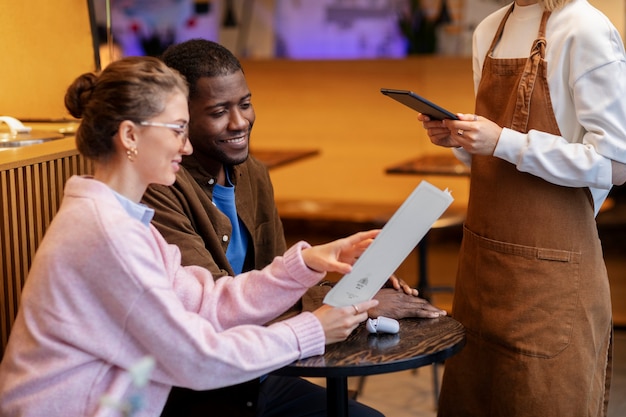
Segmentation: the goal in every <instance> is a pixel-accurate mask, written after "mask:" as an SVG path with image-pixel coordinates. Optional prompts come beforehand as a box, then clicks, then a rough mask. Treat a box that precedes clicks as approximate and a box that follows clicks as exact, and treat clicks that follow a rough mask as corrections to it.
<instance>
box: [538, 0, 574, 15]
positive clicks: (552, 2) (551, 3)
mask: <svg viewBox="0 0 626 417" xmlns="http://www.w3.org/2000/svg"><path fill="white" fill-rule="evenodd" d="M571 1H572V0H541V3H543V8H544V9H545V10H548V11H551V12H552V11H554V10H556V9H558V8H559V7H563V6H565V5H566V4H567V3H569V2H571Z"/></svg>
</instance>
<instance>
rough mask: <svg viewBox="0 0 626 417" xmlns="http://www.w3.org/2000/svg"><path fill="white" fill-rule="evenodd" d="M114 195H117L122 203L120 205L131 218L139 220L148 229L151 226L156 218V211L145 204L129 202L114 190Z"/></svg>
mask: <svg viewBox="0 0 626 417" xmlns="http://www.w3.org/2000/svg"><path fill="white" fill-rule="evenodd" d="M113 194H115V197H116V198H117V201H119V202H120V204H121V205H122V207H124V210H126V213H128V215H129V216H130V217H132V218H133V219H137V220H139V221H140V222H141V223H143V224H144V225H145V226H146V227H148V226H149V225H150V222H151V221H152V218H153V217H154V209H151V208H150V207H148V206H146V205H145V204H141V203H135V202H134V201H131V200H129V199H128V198H126V197H124V196H123V195H121V194H120V193H118V192H116V191H115V190H113Z"/></svg>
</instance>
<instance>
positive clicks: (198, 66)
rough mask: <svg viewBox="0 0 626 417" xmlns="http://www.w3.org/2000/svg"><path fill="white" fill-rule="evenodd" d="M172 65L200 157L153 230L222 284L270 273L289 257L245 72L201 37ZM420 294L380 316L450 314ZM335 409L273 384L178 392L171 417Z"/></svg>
mask: <svg viewBox="0 0 626 417" xmlns="http://www.w3.org/2000/svg"><path fill="white" fill-rule="evenodd" d="M162 59H163V60H164V61H165V63H166V64H167V65H168V66H170V67H172V68H175V69H176V70H178V71H179V72H180V73H182V74H183V75H184V76H185V77H186V78H187V81H188V82H189V85H190V93H189V115H190V122H189V140H190V141H191V143H192V145H193V148H194V152H193V154H192V155H189V156H187V157H185V158H184V159H183V162H182V167H181V170H180V171H179V173H178V174H177V180H176V183H175V184H174V185H172V186H170V187H164V186H152V187H151V188H150V189H149V190H148V192H147V193H146V195H145V196H144V203H146V204H147V205H149V206H150V207H152V208H154V209H155V211H156V213H155V216H154V220H153V223H154V225H155V226H156V227H157V228H158V229H159V231H160V232H161V233H162V234H163V236H164V237H165V239H166V240H167V241H168V242H170V243H173V244H176V245H178V246H179V247H180V250H181V254H182V264H183V265H199V266H202V267H205V268H207V269H208V270H210V271H211V273H212V274H213V276H214V277H215V278H219V277H223V276H226V275H230V276H232V275H235V274H238V273H241V272H242V271H248V270H251V269H261V268H263V267H265V266H266V265H268V264H269V263H270V262H271V260H272V259H273V258H274V257H275V256H278V255H282V254H283V253H284V251H285V250H286V242H285V236H284V232H283V227H282V223H281V220H280V217H279V215H278V211H277V209H276V205H275V203H274V190H273V187H272V183H271V180H270V176H269V173H268V171H267V168H266V167H265V166H264V165H263V164H262V163H261V162H260V161H258V160H257V159H255V158H254V157H253V156H251V155H249V141H250V132H251V130H252V126H253V125H254V121H255V113H254V109H253V107H252V102H251V93H250V90H249V88H248V85H247V82H246V79H245V76H244V74H243V69H242V68H241V64H240V63H239V61H238V60H237V58H236V57H235V56H234V55H233V54H232V53H231V52H230V51H228V50H227V49H226V48H224V47H222V46H221V45H219V44H216V43H214V42H211V41H207V40H199V39H196V40H191V41H187V42H184V43H181V44H178V45H174V46H172V47H170V48H169V49H168V50H167V51H165V53H164V55H163V57H162ZM329 288H330V287H327V286H318V287H314V288H313V289H312V290H310V291H309V292H308V293H307V294H306V295H305V297H303V299H302V300H301V302H300V303H299V304H298V305H296V306H294V307H293V309H292V310H291V312H296V311H301V310H314V309H315V308H317V307H319V305H320V304H321V300H322V299H323V297H324V295H325V294H326V292H327V291H328V289H329ZM403 289H404V291H403ZM416 295H417V293H416V292H415V290H411V289H409V288H408V286H405V287H403V288H401V287H400V286H398V289H395V288H383V289H382V290H380V291H379V293H378V294H377V295H376V298H377V299H378V300H379V301H380V304H379V306H378V307H377V308H376V309H375V310H370V314H371V315H373V316H375V317H376V316H378V315H384V316H387V317H392V318H402V317H438V316H440V315H445V314H446V313H445V311H442V310H439V309H437V308H435V307H434V306H432V305H431V304H429V303H428V302H426V301H425V300H423V299H421V298H418V297H417V296H416ZM291 312H286V313H285V314H290V313H291ZM325 404H326V402H325V391H324V390H323V389H322V388H320V387H318V386H316V385H314V384H311V383H309V382H307V381H305V380H303V379H300V378H288V377H277V376H269V377H267V378H266V379H264V380H263V381H259V380H255V381H250V382H248V383H246V384H240V385H237V386H234V387H228V388H224V389H221V390H215V391H207V392H201V393H197V392H190V391H188V390H182V389H179V388H175V389H174V390H173V391H172V394H171V395H170V398H169V400H168V404H167V406H166V408H165V411H164V414H163V416H169V415H172V416H175V415H176V416H179V415H194V416H195V415H204V416H206V415H220V416H222V415H224V416H226V415H228V416H263V417H266V416H298V415H307V416H309V415H311V416H312V415H318V414H319V415H320V416H321V415H325V413H326V410H325ZM350 407H351V408H350V415H355V416H356V415H364V416H365V415H378V413H377V412H375V411H373V410H371V409H369V408H367V407H365V406H362V405H360V404H358V403H357V402H354V401H352V402H351V404H350ZM316 413H317V414H316Z"/></svg>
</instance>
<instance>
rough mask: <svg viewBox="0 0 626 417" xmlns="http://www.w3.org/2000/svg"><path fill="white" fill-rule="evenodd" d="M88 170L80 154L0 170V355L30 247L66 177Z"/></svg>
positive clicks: (50, 214)
mask: <svg viewBox="0 0 626 417" xmlns="http://www.w3.org/2000/svg"><path fill="white" fill-rule="evenodd" d="M89 172H91V164H90V163H89V162H88V161H86V160H85V159H84V158H82V157H81V156H80V155H78V154H75V155H69V156H65V157H61V158H58V159H53V160H50V161H42V162H37V163H32V164H29V165H24V166H20V167H15V168H11V169H7V170H3V171H0V216H1V217H0V218H1V222H2V223H1V224H2V227H1V228H0V249H1V258H0V272H1V279H2V290H1V291H0V357H1V356H2V354H3V353H4V348H5V346H6V343H7V340H8V337H9V331H10V329H11V325H12V324H13V322H14V321H15V316H16V315H17V309H18V305H19V300H20V297H21V294H22V288H23V286H24V282H25V281H26V277H27V275H28V270H29V268H30V265H31V263H32V260H33V258H34V256H35V252H36V250H37V248H38V247H39V244H40V243H41V240H42V239H43V236H44V234H45V232H46V229H47V228H48V226H49V225H50V222H51V221H52V218H53V217H54V214H55V213H56V212H57V210H58V209H59V205H60V204H61V198H62V195H63V188H64V187H65V183H66V181H67V179H68V178H69V177H71V176H72V175H82V174H87V173H89Z"/></svg>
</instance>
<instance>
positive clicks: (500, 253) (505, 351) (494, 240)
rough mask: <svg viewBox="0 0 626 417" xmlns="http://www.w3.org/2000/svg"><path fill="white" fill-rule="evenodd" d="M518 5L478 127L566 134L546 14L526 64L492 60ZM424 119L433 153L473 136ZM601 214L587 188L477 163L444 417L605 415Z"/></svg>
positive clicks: (487, 82)
mask: <svg viewBox="0 0 626 417" xmlns="http://www.w3.org/2000/svg"><path fill="white" fill-rule="evenodd" d="M518 3H520V4H524V5H526V4H534V3H537V2H536V1H526V2H521V1H518ZM514 7H515V5H512V6H511V8H510V9H509V10H508V12H507V13H506V14H505V15H504V18H503V19H502V21H501V23H500V26H499V28H498V30H497V32H496V35H495V37H494V39H493V42H492V44H491V47H490V49H489V52H488V53H487V55H486V58H485V61H484V65H483V67H482V68H483V72H482V77H481V81H480V84H479V87H478V90H477V98H476V114H477V115H478V116H474V120H477V122H475V123H480V121H481V120H483V121H484V120H485V119H489V120H491V121H493V122H495V123H497V125H498V126H502V127H507V128H510V129H513V130H516V131H518V132H522V133H527V132H529V131H530V130H538V131H543V132H547V133H551V134H554V135H557V136H561V133H560V130H559V126H558V124H557V122H556V118H555V115H554V111H553V107H552V103H551V97H550V92H549V90H548V81H547V76H546V74H547V67H548V65H550V63H549V62H546V61H545V60H544V58H545V50H546V37H545V29H546V23H547V21H548V18H549V17H550V14H551V13H550V12H549V11H544V12H543V17H542V19H541V24H540V29H539V34H538V36H537V39H536V40H535V42H534V44H533V47H532V50H531V55H530V57H529V58H506V59H504V58H501V59H496V58H494V57H493V54H492V52H493V50H494V48H495V47H496V45H497V43H498V41H499V40H500V39H501V36H502V33H503V31H504V26H505V23H506V21H507V19H508V18H509V16H510V14H511V12H512V10H513V8H514ZM555 105H557V106H558V105H559V103H555ZM466 119H467V118H466ZM420 120H422V121H424V122H425V123H424V126H425V127H426V128H428V129H429V135H430V136H431V140H433V142H434V143H437V144H443V145H446V146H450V145H451V144H452V142H450V137H452V138H454V137H455V136H456V135H459V136H461V137H462V136H464V135H465V136H468V135H469V136H471V134H472V129H471V128H470V127H467V126H469V125H468V122H467V121H464V122H460V123H459V122H453V121H445V122H444V123H443V124H444V126H446V127H447V128H448V129H449V130H450V132H451V133H452V134H451V135H450V136H448V138H447V139H446V140H447V142H445V141H444V142H442V141H439V142H438V140H440V139H441V129H438V128H437V126H441V122H436V121H428V119H424V118H423V117H422V118H421V119H420ZM469 120H470V123H471V119H469ZM437 123H439V125H438V124H437ZM438 134H439V135H440V138H439V139H437V138H436V136H437V135H438ZM452 140H454V139H452ZM494 146H495V145H494ZM470 153H473V152H471V151H470ZM594 216H595V214H594V202H593V199H592V198H591V195H590V191H589V189H588V188H587V187H577V188H576V187H565V186H560V185H555V184H552V183H550V182H548V181H546V180H544V179H542V178H540V177H538V176H535V175H532V174H529V173H526V172H521V171H520V170H518V169H517V168H516V166H515V165H514V164H512V163H510V162H507V161H504V160H503V159H500V158H496V157H494V156H492V155H479V154H476V153H474V154H473V155H472V161H471V183H470V197H469V203H468V213H467V220H466V224H465V227H464V237H463V243H462V248H461V255H460V261H459V271H458V275H457V281H456V289H455V297H454V304H453V316H454V317H455V318H457V319H458V320H459V321H461V322H462V323H463V325H464V326H465V327H466V329H467V344H466V346H465V347H464V349H463V350H462V351H461V352H460V353H459V354H458V355H456V356H454V357H452V358H451V359H449V360H448V361H447V362H446V366H445V374H444V379H443V386H442V391H441V396H440V403H439V414H438V415H439V416H440V417H447V416H462V417H465V416H480V417H486V416H503V417H510V416H567V417H576V416H581V417H582V416H602V415H606V405H607V402H608V387H609V383H610V362H611V360H610V357H611V335H612V323H611V304H610V292H609V283H608V278H607V274H606V268H605V265H604V261H603V257H602V248H601V244H600V241H599V238H598V233H597V228H596V224H595V218H594Z"/></svg>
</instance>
